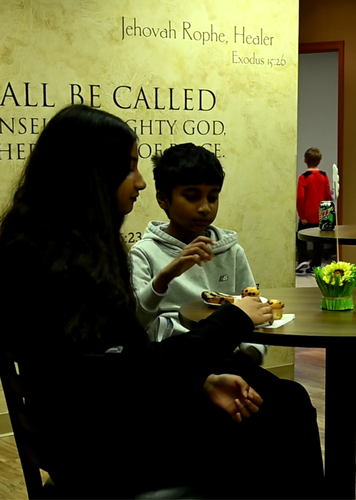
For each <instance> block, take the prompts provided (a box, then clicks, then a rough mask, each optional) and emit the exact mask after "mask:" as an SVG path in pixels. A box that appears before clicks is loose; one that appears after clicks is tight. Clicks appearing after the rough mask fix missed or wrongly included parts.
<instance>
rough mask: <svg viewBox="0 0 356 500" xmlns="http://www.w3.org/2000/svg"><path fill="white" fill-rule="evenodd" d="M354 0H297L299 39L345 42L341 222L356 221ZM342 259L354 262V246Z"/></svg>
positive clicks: (345, 249)
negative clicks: (298, 6)
mask: <svg viewBox="0 0 356 500" xmlns="http://www.w3.org/2000/svg"><path fill="white" fill-rule="evenodd" d="M355 19H356V2H354V1H353V0H339V1H338V2H334V1H333V0H313V2H309V1H308V0H300V40H299V41H300V42H301V43H308V42H327V41H342V40H344V41H345V59H344V64H345V74H344V79H345V85H344V151H343V158H344V165H343V175H342V177H341V178H340V200H339V203H341V204H342V214H343V220H342V223H343V224H356V197H355V185H356V169H355V160H356V141H355V116H356V94H355V92H354V89H355V86H356V66H355V56H356V31H355ZM342 257H343V259H344V260H347V261H350V262H356V248H355V247H352V246H349V247H347V246H343V254H342Z"/></svg>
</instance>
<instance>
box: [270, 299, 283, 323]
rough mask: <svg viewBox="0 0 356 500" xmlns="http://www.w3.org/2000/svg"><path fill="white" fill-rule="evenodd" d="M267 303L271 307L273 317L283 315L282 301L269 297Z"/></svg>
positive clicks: (277, 317) (278, 317)
mask: <svg viewBox="0 0 356 500" xmlns="http://www.w3.org/2000/svg"><path fill="white" fill-rule="evenodd" d="M268 303H269V305H270V306H271V307H272V314H273V319H281V318H282V317H283V307H284V304H283V302H282V301H281V300H277V299H269V301H268Z"/></svg>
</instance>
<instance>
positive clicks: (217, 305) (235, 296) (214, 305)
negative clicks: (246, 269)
mask: <svg viewBox="0 0 356 500" xmlns="http://www.w3.org/2000/svg"><path fill="white" fill-rule="evenodd" d="M231 297H234V298H235V299H240V300H241V298H242V297H241V295H231ZM259 298H260V299H261V302H268V299H266V297H259ZM203 302H204V304H206V305H207V306H209V307H220V306H222V304H212V303H211V302H207V301H206V300H204V299H203Z"/></svg>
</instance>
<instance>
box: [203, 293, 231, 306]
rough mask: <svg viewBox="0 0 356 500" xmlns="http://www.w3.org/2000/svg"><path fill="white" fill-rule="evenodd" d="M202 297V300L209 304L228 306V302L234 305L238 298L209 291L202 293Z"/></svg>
mask: <svg viewBox="0 0 356 500" xmlns="http://www.w3.org/2000/svg"><path fill="white" fill-rule="evenodd" d="M201 296H202V299H203V300H205V302H207V303H208V304H226V302H231V303H233V302H234V301H235V298H236V297H234V296H232V295H228V294H227V293H222V292H209V291H205V292H202V294H201Z"/></svg>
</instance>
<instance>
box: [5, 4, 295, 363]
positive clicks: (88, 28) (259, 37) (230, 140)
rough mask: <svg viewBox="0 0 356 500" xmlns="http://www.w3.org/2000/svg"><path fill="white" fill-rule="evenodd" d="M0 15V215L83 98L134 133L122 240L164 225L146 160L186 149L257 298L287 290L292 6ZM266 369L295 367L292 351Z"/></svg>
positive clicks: (22, 10)
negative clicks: (205, 160)
mask: <svg viewBox="0 0 356 500" xmlns="http://www.w3.org/2000/svg"><path fill="white" fill-rule="evenodd" d="M0 18H1V22H2V29H1V34H0V208H1V209H3V208H4V207H5V206H6V204H7V203H8V200H9V199H10V195H11V193H12V190H13V187H14V184H15V181H16V179H17V178H18V174H19V173H20V172H21V170H22V168H23V165H24V164H25V161H26V158H27V157H28V155H29V153H30V151H31V147H32V146H33V144H34V143H35V141H36V139H37V137H38V135H39V133H40V131H41V128H42V126H43V124H44V123H45V121H46V120H48V119H49V118H50V117H51V116H53V115H54V114H55V112H57V111H58V110H59V109H60V108H62V107H63V106H64V105H67V104H69V103H79V102H85V103H86V104H89V105H91V106H94V107H98V108H100V107H101V108H103V109H105V110H107V111H110V112H113V113H116V114H118V115H119V116H120V117H121V118H123V119H124V120H127V121H128V123H129V124H130V125H131V126H132V127H133V128H134V129H135V130H136V131H137V133H138V135H139V136H140V147H139V153H140V157H141V162H140V168H141V171H142V173H143V175H144V177H145V178H146V180H147V184H148V187H147V190H146V192H145V193H143V195H142V196H140V199H139V201H138V203H137V205H136V207H135V212H134V213H133V214H131V215H130V216H129V217H128V218H127V221H126V223H125V226H124V229H123V232H124V236H125V238H126V240H127V242H128V243H129V244H131V243H134V242H135V241H137V239H139V238H140V235H141V234H142V233H143V231H144V229H145V226H146V224H147V223H148V221H149V220H151V219H162V218H163V219H164V218H165V215H164V214H163V213H162V212H161V211H160V209H159V208H158V206H157V204H156V201H155V198H154V189H153V182H152V173H151V163H150V157H151V155H152V154H153V153H154V152H156V151H160V150H163V149H165V148H167V147H169V146H170V144H175V143H180V142H194V143H196V144H201V145H205V147H207V148H209V149H211V150H212V151H214V153H215V154H216V155H217V156H218V157H219V158H220V160H221V162H222V164H223V167H224V168H225V171H226V184H225V186H224V189H223V192H222V196H221V208H220V211H219V215H218V218H217V220H216V224H217V225H220V226H222V227H225V228H229V229H232V230H236V231H237V232H238V234H239V241H240V243H241V244H242V246H243V247H244V248H245V250H246V253H247V256H248V258H249V261H250V264H251V267H252V269H253V272H254V275H255V278H256V281H257V282H258V283H260V287H261V292H262V295H263V289H264V288H269V287H277V286H294V259H295V185H296V147H297V140H296V139H297V66H298V1H297V0H260V1H255V2H253V3H250V4H249V5H248V6H246V2H245V1H243V0H236V1H234V2H231V1H229V0H221V1H220V2H218V3H217V2H216V1H215V0H204V1H202V2H199V3H196V4H193V3H192V2H191V1H188V0H180V1H179V2H178V1H170V2H158V1H155V0H152V1H149V2H147V1H141V0H136V1H135V2H132V1H123V0H106V1H105V2H100V1H99V0H77V1H75V2H74V1H73V0H58V1H56V2H54V1H48V0H32V1H30V0H23V1H19V0H3V1H2V2H1V3H0ZM49 188H50V187H49ZM280 299H283V297H280ZM268 365H269V366H280V365H284V366H288V367H291V366H292V365H293V350H292V349H282V348H272V349H271V355H270V357H269V362H268Z"/></svg>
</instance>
